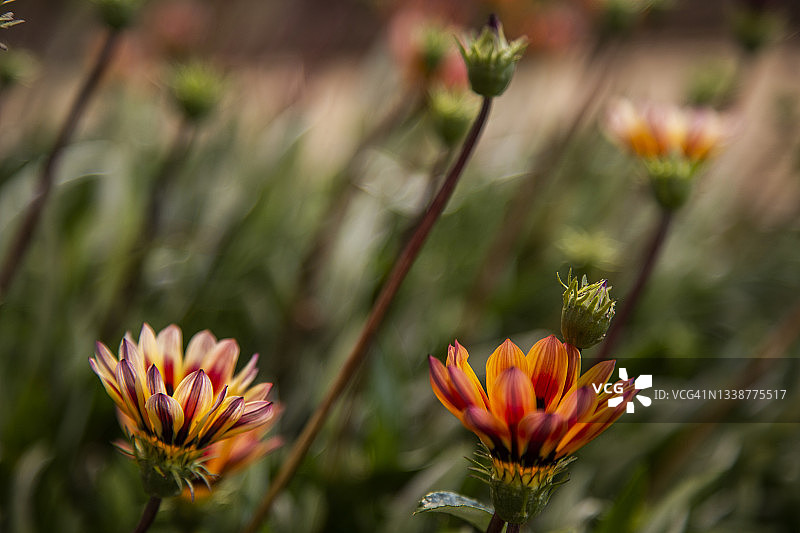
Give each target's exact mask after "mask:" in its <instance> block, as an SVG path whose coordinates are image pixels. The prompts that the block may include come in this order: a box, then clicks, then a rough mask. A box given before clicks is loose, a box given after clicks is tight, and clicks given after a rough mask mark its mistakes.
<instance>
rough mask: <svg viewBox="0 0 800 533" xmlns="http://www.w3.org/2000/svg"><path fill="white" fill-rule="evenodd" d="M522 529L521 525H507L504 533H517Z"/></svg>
mask: <svg viewBox="0 0 800 533" xmlns="http://www.w3.org/2000/svg"><path fill="white" fill-rule="evenodd" d="M521 529H522V524H508V527H507V528H506V533H519V531H520V530H521Z"/></svg>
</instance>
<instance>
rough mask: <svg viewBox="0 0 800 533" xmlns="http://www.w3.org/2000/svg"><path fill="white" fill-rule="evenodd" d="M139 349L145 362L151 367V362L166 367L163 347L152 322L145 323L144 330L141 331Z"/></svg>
mask: <svg viewBox="0 0 800 533" xmlns="http://www.w3.org/2000/svg"><path fill="white" fill-rule="evenodd" d="M139 351H140V352H141V354H142V356H143V357H144V364H145V366H146V367H149V366H150V365H151V364H154V365H156V366H157V367H159V368H163V367H164V356H163V355H162V354H161V348H160V347H159V346H158V342H157V341H156V333H155V331H153V328H151V327H150V324H147V323H145V324H143V325H142V331H141V333H139Z"/></svg>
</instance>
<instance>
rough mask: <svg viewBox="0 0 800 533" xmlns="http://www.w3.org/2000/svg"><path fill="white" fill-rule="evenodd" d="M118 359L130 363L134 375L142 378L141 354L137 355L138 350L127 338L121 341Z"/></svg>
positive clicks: (142, 362) (142, 363)
mask: <svg viewBox="0 0 800 533" xmlns="http://www.w3.org/2000/svg"><path fill="white" fill-rule="evenodd" d="M120 359H127V360H128V361H130V363H131V366H132V367H133V370H134V372H135V373H136V375H138V376H144V371H145V368H144V358H143V357H142V354H141V353H139V348H137V347H136V345H135V344H134V343H133V342H132V341H131V340H130V339H129V338H127V337H126V338H124V339H122V347H121V349H120ZM142 406H143V407H144V404H142Z"/></svg>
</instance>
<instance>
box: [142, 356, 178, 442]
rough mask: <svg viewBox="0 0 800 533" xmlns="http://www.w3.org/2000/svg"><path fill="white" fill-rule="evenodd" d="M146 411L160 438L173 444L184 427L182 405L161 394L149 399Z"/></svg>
mask: <svg viewBox="0 0 800 533" xmlns="http://www.w3.org/2000/svg"><path fill="white" fill-rule="evenodd" d="M153 368H155V367H153ZM145 409H146V410H147V415H148V417H149V418H150V423H151V425H152V427H153V431H154V432H155V434H156V435H157V436H158V438H159V439H160V440H161V441H162V442H166V443H167V444H172V442H173V441H174V440H175V437H176V435H178V433H179V432H180V430H181V427H182V426H183V421H184V419H183V410H182V409H181V406H180V404H179V403H178V402H177V401H176V400H175V399H174V398H171V397H169V396H167V395H166V394H164V393H160V392H159V393H157V394H154V395H152V396H150V398H148V400H147V403H146V404H145Z"/></svg>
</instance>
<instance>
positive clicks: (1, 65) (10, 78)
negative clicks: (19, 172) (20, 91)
mask: <svg viewBox="0 0 800 533" xmlns="http://www.w3.org/2000/svg"><path fill="white" fill-rule="evenodd" d="M38 69H39V64H38V62H37V61H36V58H35V57H34V56H33V55H32V54H30V53H29V52H25V51H22V50H11V51H9V52H6V53H4V54H0V90H6V89H8V88H10V87H13V86H14V85H16V84H18V83H25V82H26V81H28V80H30V79H31V78H33V77H35V75H36V71H37V70H38Z"/></svg>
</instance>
